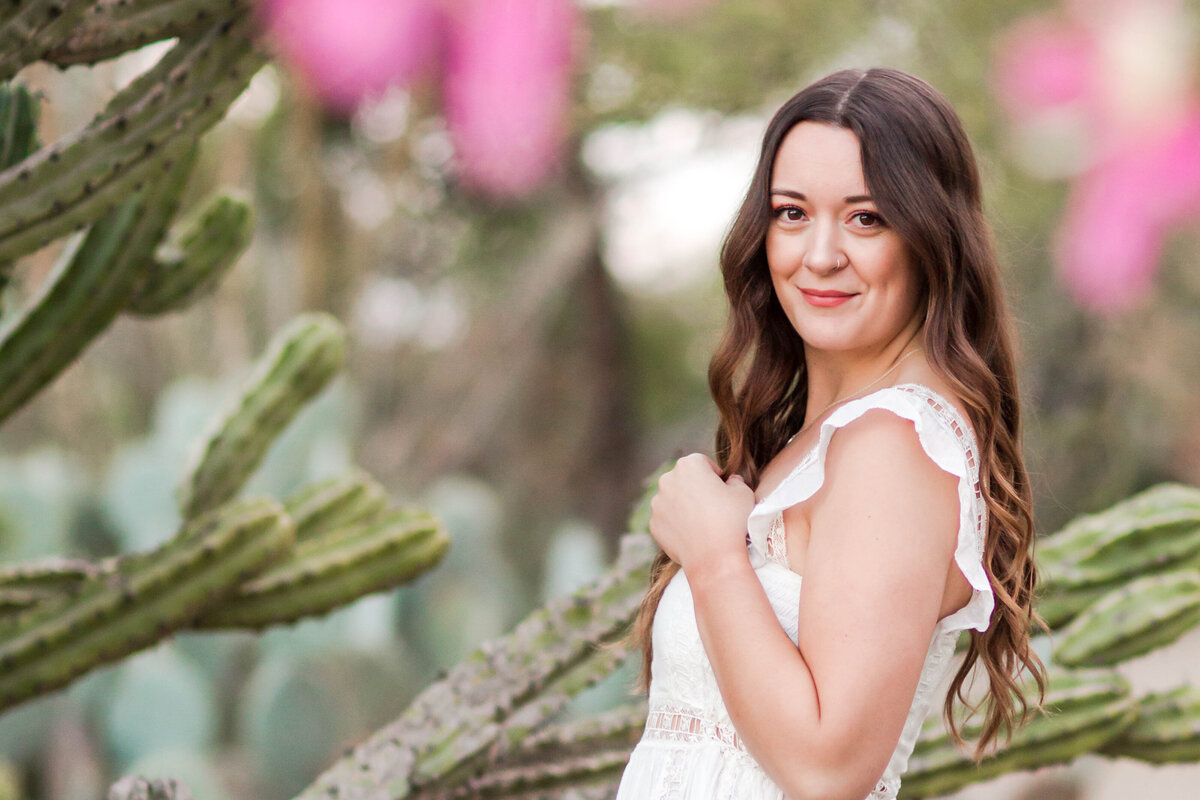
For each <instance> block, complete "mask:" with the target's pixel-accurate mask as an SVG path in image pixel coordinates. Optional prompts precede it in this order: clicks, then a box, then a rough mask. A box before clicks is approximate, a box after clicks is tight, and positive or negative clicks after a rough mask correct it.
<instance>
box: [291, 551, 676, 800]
mask: <svg viewBox="0 0 1200 800" xmlns="http://www.w3.org/2000/svg"><path fill="white" fill-rule="evenodd" d="M653 554H654V547H653V545H652V543H651V541H650V539H649V537H648V536H646V535H645V534H632V535H630V536H626V537H625V539H624V540H623V543H622V551H621V554H620V556H619V557H618V559H617V563H616V565H615V566H614V567H613V568H612V569H611V570H610V571H609V572H608V573H606V574H605V575H604V576H603V577H602V578H600V579H599V580H597V581H596V582H594V583H592V584H590V585H589V586H587V587H585V588H583V589H581V590H580V591H578V592H576V593H575V594H573V595H571V596H569V597H565V598H561V599H559V600H556V601H553V602H551V603H550V604H548V605H547V606H545V607H543V608H542V609H540V610H538V611H535V612H534V613H533V614H531V615H530V616H529V617H527V618H526V619H525V620H524V621H523V622H521V623H520V624H519V625H518V626H517V627H516V628H515V629H514V630H513V632H512V633H510V634H508V635H507V636H504V637H502V638H501V639H498V640H496V641H493V642H490V643H488V644H485V645H484V646H483V647H481V648H480V649H479V650H477V651H475V652H474V653H473V654H472V655H470V656H468V657H467V658H466V659H465V660H464V661H463V662H462V663H460V664H459V665H458V666H457V667H455V668H454V669H452V670H451V671H450V673H449V674H448V675H447V676H446V678H445V679H444V680H442V681H439V682H437V683H435V684H433V685H432V686H430V687H429V688H427V689H426V690H425V691H424V692H422V693H421V695H420V696H419V697H418V698H417V699H416V700H415V701H414V702H413V704H412V705H411V706H410V707H409V709H408V710H407V711H406V712H405V713H404V714H403V715H401V717H400V718H399V719H398V720H396V721H395V722H393V723H392V724H391V725H389V726H387V727H385V728H383V729H382V730H380V731H379V732H377V733H376V734H375V735H373V736H372V737H370V738H369V739H368V740H367V741H366V742H364V743H363V744H361V745H360V746H359V747H357V748H356V749H355V750H354V751H353V752H352V753H351V754H349V755H347V756H346V757H345V758H343V759H341V760H340V761H338V762H337V763H335V764H334V765H333V766H332V767H331V768H330V769H329V770H327V771H326V772H325V773H324V774H323V775H322V776H321V777H319V778H318V779H317V781H316V782H315V783H313V784H312V785H311V786H310V787H309V788H308V789H306V790H305V791H304V792H303V793H302V794H300V795H299V798H298V800H318V798H320V799H321V800H325V798H328V797H329V796H330V793H331V792H337V796H338V797H339V798H341V800H368V799H369V800H383V798H388V800H399V798H406V797H409V796H411V794H412V792H413V789H414V787H413V784H412V781H413V776H414V775H417V774H420V775H421V776H422V778H423V779H426V780H434V779H437V778H439V777H443V776H445V775H449V774H451V773H454V772H456V771H457V770H458V769H459V768H460V765H467V764H469V763H474V764H483V763H485V761H486V758H487V756H488V754H489V753H490V752H492V748H493V747H494V746H495V745H496V743H497V742H498V741H500V740H501V739H502V737H503V734H504V728H503V723H504V722H505V721H507V720H509V719H512V718H514V716H516V715H518V714H519V712H520V711H521V710H522V708H524V707H526V706H529V705H530V704H536V703H537V702H538V698H539V695H540V694H541V693H542V692H543V691H544V690H546V689H547V687H550V688H551V689H553V688H554V687H555V686H556V682H557V681H559V680H560V679H561V680H567V677H566V676H570V675H571V674H572V671H573V670H574V669H575V668H576V667H580V665H582V664H586V663H587V662H589V661H590V660H591V659H592V658H594V657H595V656H596V650H595V644H596V643H598V642H612V641H615V640H616V639H617V638H618V637H620V636H621V635H622V634H623V633H624V632H625V630H626V628H627V626H628V623H629V621H630V620H631V619H632V618H633V615H634V613H636V610H637V607H638V605H639V604H640V602H641V597H642V594H643V593H644V591H645V586H646V573H647V570H648V568H649V565H650V561H651V558H652V557H653ZM584 674H585V673H579V675H580V676H582V675H584ZM517 718H518V719H520V717H517ZM501 749H502V750H503V749H504V748H503V745H501ZM437 788H438V787H437V786H431V790H435V789H437Z"/></svg>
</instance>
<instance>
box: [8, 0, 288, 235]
mask: <svg viewBox="0 0 1200 800" xmlns="http://www.w3.org/2000/svg"><path fill="white" fill-rule="evenodd" d="M246 17H247V15H244V14H243V15H241V17H239V18H235V19H234V20H231V21H227V22H222V23H219V24H216V25H214V26H213V27H212V28H210V29H209V30H208V31H207V32H206V33H205V34H204V35H202V36H199V37H197V38H196V39H185V40H181V41H180V42H179V43H178V44H177V45H175V47H173V48H172V49H171V50H170V51H169V52H168V53H166V54H165V55H164V56H163V57H162V59H161V60H160V61H159V63H158V64H156V65H155V66H154V67H152V68H151V69H150V70H148V71H147V72H146V73H144V74H143V75H142V76H140V77H139V78H137V79H136V80H134V82H133V83H132V84H130V86H128V87H126V88H125V89H124V90H122V91H121V92H118V93H117V95H116V96H114V97H113V99H112V100H111V101H110V102H109V104H108V106H107V107H106V108H105V110H104V111H102V112H101V113H100V114H99V115H98V116H97V117H96V118H95V119H94V120H93V121H92V122H91V123H90V124H89V125H87V126H86V127H84V128H83V129H81V130H79V131H77V132H76V133H74V134H70V135H68V136H67V137H65V138H64V139H63V140H61V141H60V142H57V143H55V144H53V145H50V146H48V147H44V148H42V149H41V150H39V151H38V152H37V153H34V154H33V155H31V156H30V157H29V158H27V159H26V160H25V161H23V162H21V163H19V164H16V165H15V166H13V167H11V168H9V169H8V170H6V171H5V172H3V173H0V258H16V257H18V256H21V255H24V254H26V253H28V252H31V251H33V250H35V249H37V248H38V247H40V246H42V245H43V244H45V243H46V242H49V241H50V240H52V239H55V238H57V237H59V236H62V235H63V234H65V233H68V232H70V231H71V230H73V229H74V228H76V227H78V226H80V225H84V224H86V223H88V222H90V221H92V220H94V219H95V218H96V217H98V216H99V215H100V214H102V213H103V212H104V211H105V210H107V209H108V208H109V207H110V206H111V205H112V204H113V203H114V202H115V201H116V200H118V199H120V198H121V197H122V196H123V195H125V194H127V193H128V192H129V191H130V190H131V189H135V188H136V187H137V186H138V185H139V184H140V183H141V182H142V181H144V180H146V178H147V176H148V175H149V174H151V173H152V171H153V169H154V167H155V164H156V162H157V161H159V160H160V159H164V158H165V159H172V158H177V157H179V155H180V154H181V153H182V152H184V151H186V150H187V149H189V148H191V147H192V146H193V145H194V142H195V140H196V139H197V137H199V135H200V134H201V133H203V132H204V131H206V130H207V129H208V128H209V127H211V126H212V125H213V124H215V123H216V122H217V121H218V120H219V119H220V118H221V117H222V116H223V115H224V113H225V110H226V109H227V108H228V106H229V104H230V103H232V102H233V100H234V99H236V98H237V96H238V95H240V94H241V92H242V90H243V89H244V88H245V86H246V84H247V83H248V82H249V80H250V78H251V77H252V76H253V74H254V72H255V71H257V69H258V68H259V67H260V66H262V64H263V63H264V61H265V56H264V55H263V54H262V53H261V52H259V51H257V50H256V49H255V47H254V45H253V41H252V39H251V37H250V33H251V30H250V28H251V23H250V22H249V20H248V19H247V18H246Z"/></svg>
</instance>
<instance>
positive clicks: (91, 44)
mask: <svg viewBox="0 0 1200 800" xmlns="http://www.w3.org/2000/svg"><path fill="white" fill-rule="evenodd" d="M247 5H248V2H247V0H99V2H96V3H94V4H93V7H92V12H91V13H90V14H88V15H86V16H85V17H84V18H83V19H82V20H80V21H79V22H78V23H76V25H75V27H74V28H72V29H71V31H70V33H68V34H67V35H66V36H64V37H61V38H59V39H58V40H56V41H55V42H54V43H53V44H52V45H51V47H50V48H49V49H48V50H46V51H45V52H44V53H42V54H41V58H42V60H43V61H47V62H49V63H51V64H54V65H56V66H59V67H68V66H72V65H75V64H95V63H96V62H98V61H103V60H105V59H108V58H113V57H114V56H118V55H120V54H122V53H125V52H128V51H130V50H135V49H137V48H139V47H142V46H144V45H147V44H150V43H151V42H160V41H163V40H164V39H173V38H175V37H179V36H192V35H195V34H197V33H199V32H200V31H202V30H203V29H204V28H205V27H206V26H207V25H208V24H209V23H210V22H211V20H213V19H218V18H220V17H221V16H228V15H229V13H230V12H231V11H235V10H239V9H242V8H245V7H246V6H247Z"/></svg>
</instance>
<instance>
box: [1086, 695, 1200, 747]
mask: <svg viewBox="0 0 1200 800" xmlns="http://www.w3.org/2000/svg"><path fill="white" fill-rule="evenodd" d="M1137 712H1138V716H1137V720H1135V721H1134V723H1133V724H1132V725H1130V726H1129V727H1128V728H1126V729H1125V730H1124V731H1122V732H1121V734H1120V735H1119V736H1117V737H1116V738H1114V739H1112V740H1111V741H1109V742H1108V743H1106V744H1105V745H1104V747H1102V748H1100V752H1101V753H1102V754H1104V755H1106V756H1114V757H1115V756H1124V757H1127V758H1136V759H1138V760H1139V761H1147V762H1149V763H1151V764H1194V763H1196V762H1198V761H1200V689H1197V688H1196V687H1194V686H1180V687H1177V688H1175V689H1172V690H1171V691H1169V692H1154V693H1151V694H1148V695H1146V696H1145V697H1141V698H1138V706H1137Z"/></svg>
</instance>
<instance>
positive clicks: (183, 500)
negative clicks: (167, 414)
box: [180, 314, 345, 518]
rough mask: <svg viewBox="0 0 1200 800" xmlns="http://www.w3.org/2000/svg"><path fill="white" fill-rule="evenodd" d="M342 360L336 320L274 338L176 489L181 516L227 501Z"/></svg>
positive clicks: (318, 317) (316, 321)
mask: <svg viewBox="0 0 1200 800" xmlns="http://www.w3.org/2000/svg"><path fill="white" fill-rule="evenodd" d="M344 357H345V333H344V332H343V330H342V325H341V323H340V322H338V321H337V319H336V318H335V317H332V316H330V315H328V314H304V315H301V316H299V317H296V318H295V319H293V320H292V321H291V322H289V323H288V324H287V325H286V326H284V328H283V329H282V330H281V331H279V333H277V334H276V335H275V337H274V338H273V339H272V341H271V345H270V347H269V348H268V350H267V353H266V354H265V355H264V356H263V357H262V358H261V359H260V360H259V362H258V365H257V367H256V369H255V371H254V373H253V374H252V375H251V376H250V379H249V380H248V382H247V384H246V386H245V388H244V389H243V391H242V393H241V396H240V397H239V398H238V401H237V404H236V405H235V407H234V408H233V410H232V411H230V412H229V413H228V414H227V415H226V416H225V417H224V418H223V419H220V420H218V425H217V426H216V428H215V429H214V430H213V431H212V433H210V434H209V435H208V437H207V438H206V440H205V441H204V442H202V443H201V446H200V448H199V449H198V450H197V458H196V459H195V466H193V467H192V469H191V470H189V477H188V479H187V480H186V482H185V483H184V485H183V486H182V487H181V497H180V507H181V508H182V510H183V515H184V517H189V518H190V517H195V516H197V515H199V514H202V513H203V512H205V511H207V510H209V509H211V508H215V507H217V506H218V505H220V504H221V503H224V502H225V501H226V500H229V499H230V498H232V497H233V496H234V495H235V494H237V492H238V490H239V489H241V487H242V484H244V483H245V482H246V479H247V478H249V477H250V475H251V473H252V472H253V471H254V470H255V469H256V468H257V467H258V464H259V462H261V461H262V458H263V456H264V455H266V452H267V449H268V448H269V447H270V446H271V443H272V442H273V441H275V438H276V437H277V436H278V435H279V434H280V433H281V432H282V431H283V429H284V428H286V427H287V425H288V423H289V422H291V421H292V418H293V417H295V415H296V414H297V413H298V412H299V411H300V409H301V408H303V407H304V406H305V404H307V403H308V401H309V400H311V399H312V398H313V397H315V396H316V395H317V394H318V393H319V392H320V391H321V390H322V389H324V388H325V386H326V385H327V384H328V383H329V381H330V380H332V379H333V377H334V375H335V374H336V373H337V372H338V370H340V369H341V367H342V360H343V358H344Z"/></svg>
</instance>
